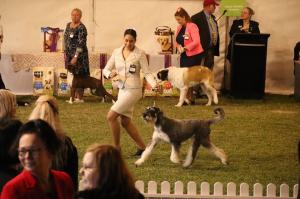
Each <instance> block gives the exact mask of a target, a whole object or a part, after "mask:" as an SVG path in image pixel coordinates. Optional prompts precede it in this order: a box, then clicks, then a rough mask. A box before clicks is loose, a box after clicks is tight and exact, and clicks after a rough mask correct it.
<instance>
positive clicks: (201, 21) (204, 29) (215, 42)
mask: <svg viewBox="0 0 300 199" xmlns="http://www.w3.org/2000/svg"><path fill="white" fill-rule="evenodd" d="M218 5H219V3H218V2H216V0H204V1H203V10H202V11H201V12H199V13H197V14H195V15H193V16H192V21H193V23H195V24H196V25H197V26H198V28H199V34H200V40H201V45H202V48H203V49H204V64H203V65H204V66H206V67H208V68H210V69H211V70H212V69H213V66H214V56H219V44H220V39H219V30H218V24H217V21H216V17H215V16H214V15H213V13H214V12H215V10H216V6H218Z"/></svg>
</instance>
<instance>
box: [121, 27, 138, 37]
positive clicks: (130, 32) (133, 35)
mask: <svg viewBox="0 0 300 199" xmlns="http://www.w3.org/2000/svg"><path fill="white" fill-rule="evenodd" d="M125 35H131V36H132V37H133V38H134V39H135V40H136V36H137V35H136V31H135V30H133V29H131V28H129V29H126V30H125V32H124V37H125Z"/></svg>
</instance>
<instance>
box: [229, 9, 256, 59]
mask: <svg viewBox="0 0 300 199" xmlns="http://www.w3.org/2000/svg"><path fill="white" fill-rule="evenodd" d="M253 15H254V11H253V10H252V8H250V7H245V8H244V9H243V10H242V13H241V19H239V20H234V21H233V23H232V26H231V28H230V32H229V36H230V38H231V39H232V36H233V35H234V34H235V33H258V34H259V33H260V30H259V27H258V26H259V24H258V22H256V21H252V20H251V18H252V16H253ZM231 45H232V40H230V42H229V45H228V52H227V59H228V60H229V61H230V60H231Z"/></svg>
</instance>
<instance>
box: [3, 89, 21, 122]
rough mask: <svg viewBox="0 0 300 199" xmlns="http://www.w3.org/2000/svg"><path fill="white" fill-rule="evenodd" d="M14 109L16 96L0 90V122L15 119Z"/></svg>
mask: <svg viewBox="0 0 300 199" xmlns="http://www.w3.org/2000/svg"><path fill="white" fill-rule="evenodd" d="M16 107H17V100H16V96H15V95H14V94H13V93H12V92H10V91H8V90H4V89H0V120H1V119H9V118H15V116H16Z"/></svg>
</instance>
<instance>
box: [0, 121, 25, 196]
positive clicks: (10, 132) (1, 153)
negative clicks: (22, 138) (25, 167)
mask: <svg viewBox="0 0 300 199" xmlns="http://www.w3.org/2000/svg"><path fill="white" fill-rule="evenodd" d="M21 125H22V123H21V122H20V121H19V120H16V119H10V118H6V119H0V193H1V192H2V188H3V186H4V185H5V184H6V183H7V182H8V181H9V180H11V179H13V178H14V177H15V176H17V175H18V174H19V173H20V171H19V170H18V168H19V165H20V162H19V159H18V154H17V153H11V152H10V149H11V147H12V145H13V143H14V142H15V139H17V135H18V130H19V128H20V127H21Z"/></svg>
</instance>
